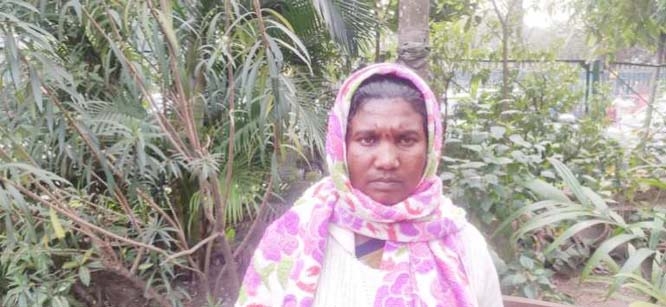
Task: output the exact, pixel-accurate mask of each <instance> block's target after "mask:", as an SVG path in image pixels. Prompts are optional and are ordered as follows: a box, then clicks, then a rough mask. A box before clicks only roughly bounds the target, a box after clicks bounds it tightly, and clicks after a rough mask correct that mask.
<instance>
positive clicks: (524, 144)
mask: <svg viewBox="0 0 666 307" xmlns="http://www.w3.org/2000/svg"><path fill="white" fill-rule="evenodd" d="M509 140H511V142H513V143H514V144H516V145H518V146H522V147H525V148H530V147H532V144H530V143H529V142H526V141H525V139H523V137H522V136H521V135H519V134H512V135H511V136H509Z"/></svg>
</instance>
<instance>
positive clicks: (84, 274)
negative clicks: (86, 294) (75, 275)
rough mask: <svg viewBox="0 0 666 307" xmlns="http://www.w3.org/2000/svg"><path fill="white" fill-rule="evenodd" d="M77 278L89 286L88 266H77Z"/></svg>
mask: <svg viewBox="0 0 666 307" xmlns="http://www.w3.org/2000/svg"><path fill="white" fill-rule="evenodd" d="M79 279H80V280H81V283H82V284H83V285H84V286H86V287H88V286H90V270H88V267H86V266H84V265H82V266H80V267H79Z"/></svg>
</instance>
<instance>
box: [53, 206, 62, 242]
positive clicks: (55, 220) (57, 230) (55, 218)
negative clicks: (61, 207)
mask: <svg viewBox="0 0 666 307" xmlns="http://www.w3.org/2000/svg"><path fill="white" fill-rule="evenodd" d="M49 217H50V219H51V226H52V227H53V231H54V232H55V235H56V237H57V238H58V239H63V238H65V230H64V229H63V228H62V224H60V220H59V219H58V215H57V213H56V211H55V210H54V209H53V208H50V210H49Z"/></svg>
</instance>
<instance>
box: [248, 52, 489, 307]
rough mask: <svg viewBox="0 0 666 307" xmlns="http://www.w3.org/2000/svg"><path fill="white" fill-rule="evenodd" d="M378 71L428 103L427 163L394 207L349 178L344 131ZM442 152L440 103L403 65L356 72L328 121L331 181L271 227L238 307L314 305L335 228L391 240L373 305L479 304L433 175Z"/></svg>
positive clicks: (452, 213) (458, 215)
mask: <svg viewBox="0 0 666 307" xmlns="http://www.w3.org/2000/svg"><path fill="white" fill-rule="evenodd" d="M373 75H394V76H396V77H399V78H403V79H406V80H409V81H411V82H412V83H413V84H414V85H415V86H416V87H417V88H418V89H419V90H420V91H421V93H423V97H424V98H425V104H426V110H427V130H428V131H427V134H428V160H427V165H426V169H425V171H424V174H423V178H422V180H421V182H420V183H419V185H418V186H417V188H416V190H415V191H414V193H413V194H412V195H411V196H410V197H408V198H407V199H405V200H404V201H402V202H400V203H397V204H395V205H392V206H385V205H382V204H380V203H377V202H375V201H374V200H372V199H371V198H370V197H368V196H367V195H365V194H363V193H362V192H360V191H359V190H356V189H354V188H353V187H352V186H351V183H350V181H349V178H348V173H347V162H346V144H345V131H346V129H347V116H348V114H349V107H350V102H351V97H352V95H353V94H354V92H355V91H356V89H357V88H358V86H359V85H360V84H361V83H362V82H363V81H364V80H366V79H368V78H369V77H371V76H373ZM441 146H442V126H441V116H440V111H439V105H438V102H437V99H436V98H435V96H434V94H433V93H432V91H431V90H430V88H429V87H428V85H427V84H426V83H425V82H424V81H423V80H422V79H421V78H420V77H419V76H418V75H417V74H416V73H414V72H413V71H411V70H409V69H407V68H405V67H403V66H400V65H398V64H375V65H370V66H368V67H366V68H363V69H361V70H359V71H357V72H355V73H354V74H352V75H351V76H350V77H349V78H348V79H347V80H346V81H345V83H344V84H343V86H342V88H341V89H340V91H339V93H338V95H337V98H336V102H335V105H334V106H333V108H332V110H331V112H330V115H329V122H328V135H327V140H326V151H327V162H328V167H329V171H330V173H331V175H330V176H328V177H326V178H324V179H322V180H321V181H319V182H318V183H316V184H314V185H313V186H312V187H310V188H309V189H308V190H307V191H306V192H305V193H304V195H303V196H302V197H301V198H300V199H299V200H298V201H297V202H296V203H295V204H294V207H293V208H292V209H290V210H289V211H288V212H287V213H285V214H284V215H283V216H282V217H280V218H279V219H278V220H276V221H275V222H274V223H273V224H271V226H269V227H268V229H267V230H266V232H265V234H264V237H263V238H262V240H261V242H260V243H259V247H258V249H257V251H256V252H255V254H254V256H253V258H252V261H251V263H250V266H249V267H248V269H247V272H246V274H245V279H244V281H243V285H242V289H241V292H240V295H239V298H238V301H237V303H236V305H237V306H312V304H313V302H314V296H315V295H316V291H317V284H318V281H319V276H320V272H321V270H322V265H326V263H323V262H324V255H325V251H326V244H327V240H328V238H329V225H330V224H331V223H332V224H335V225H337V226H340V227H342V228H345V229H348V230H350V231H352V232H355V233H359V234H362V235H365V236H368V237H371V238H377V239H382V240H386V244H385V247H384V251H383V255H382V260H381V264H380V269H381V270H386V271H387V272H389V274H386V277H385V278H384V279H383V283H382V285H379V287H378V291H377V293H376V295H375V303H374V306H476V300H475V299H474V297H473V296H472V294H471V291H470V287H469V281H468V279H467V276H466V273H465V270H464V268H463V265H462V261H461V259H462V257H464V254H463V253H464V250H463V249H462V244H461V242H460V240H459V236H458V233H459V231H460V230H461V228H462V227H464V225H466V220H465V213H464V211H463V210H462V209H460V208H458V207H456V206H454V205H453V204H451V201H450V200H449V199H448V198H446V197H444V196H443V195H442V183H441V180H440V179H439V178H438V176H437V175H436V171H437V164H438V161H439V158H440V151H441Z"/></svg>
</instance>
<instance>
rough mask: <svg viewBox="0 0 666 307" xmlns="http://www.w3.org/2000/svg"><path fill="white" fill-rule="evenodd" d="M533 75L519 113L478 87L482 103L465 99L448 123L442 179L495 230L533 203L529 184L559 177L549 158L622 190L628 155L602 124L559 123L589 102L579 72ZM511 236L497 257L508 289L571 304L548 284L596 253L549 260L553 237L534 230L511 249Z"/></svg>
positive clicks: (504, 233)
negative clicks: (619, 170)
mask: <svg viewBox="0 0 666 307" xmlns="http://www.w3.org/2000/svg"><path fill="white" fill-rule="evenodd" d="M530 70H531V71H530V72H523V73H522V74H521V75H520V76H519V78H518V79H516V81H515V83H514V84H513V85H512V87H513V88H514V92H513V93H512V97H513V98H512V99H511V101H510V104H509V105H511V106H512V109H509V110H506V111H502V108H503V103H504V100H503V99H502V98H501V97H499V96H498V93H497V92H493V91H487V90H486V91H481V90H477V92H478V93H479V94H477V96H476V97H478V98H477V99H478V100H477V99H474V97H470V98H468V99H466V100H461V101H460V102H458V103H457V104H456V105H455V107H454V108H453V110H452V114H451V117H450V119H449V122H448V124H449V129H448V133H447V134H448V135H447V141H446V156H445V157H444V163H443V171H444V172H443V173H442V179H443V180H444V181H445V183H446V186H447V189H448V193H449V194H450V195H451V196H452V197H453V199H454V200H455V201H456V202H457V203H459V204H462V205H464V206H466V208H467V210H468V212H469V213H470V214H471V217H472V219H473V220H476V221H477V223H476V224H477V225H482V226H483V227H482V228H485V229H486V230H487V231H488V232H493V231H494V230H495V229H496V228H497V227H498V226H499V225H500V223H501V222H503V221H505V220H506V219H507V218H508V217H510V216H512V215H513V214H514V212H517V211H520V210H522V208H525V207H526V206H528V205H529V204H531V203H532V202H533V199H534V198H533V194H532V192H531V191H530V189H529V186H528V185H526V182H530V181H532V180H533V178H544V179H545V180H552V179H554V178H555V176H556V175H555V172H554V171H553V170H551V164H550V162H549V161H548V160H547V157H553V156H555V157H559V158H560V159H564V160H566V161H568V163H570V164H571V165H573V166H574V168H575V171H576V172H579V173H581V174H585V175H584V176H583V177H584V178H586V180H587V181H588V182H589V183H591V184H594V186H595V187H597V188H603V189H606V190H613V189H615V190H618V189H619V187H618V186H617V185H615V184H614V183H615V182H616V181H617V180H618V178H617V176H616V175H617V174H616V173H614V172H613V170H614V169H615V167H616V166H617V165H618V164H619V163H620V162H619V159H621V157H622V150H621V149H620V148H619V146H618V145H617V144H616V143H614V142H612V141H610V140H608V139H606V138H605V137H603V135H602V128H603V122H599V121H596V120H593V119H592V118H586V117H582V118H580V119H578V120H575V121H574V122H567V121H560V117H561V115H560V114H563V113H564V114H566V113H569V112H574V111H575V110H576V108H578V105H579V103H580V101H581V100H582V93H581V92H580V91H578V90H576V89H577V87H576V85H577V82H578V79H577V78H578V71H577V69H576V68H575V67H570V66H568V65H565V64H556V63H548V62H544V63H541V64H539V66H536V65H533V66H531V67H530ZM478 76H480V77H479V78H477V79H478V81H476V82H479V83H480V84H479V85H474V83H470V84H471V85H474V86H478V87H479V88H484V87H485V86H484V85H483V84H484V83H483V80H484V79H483V72H481V73H480V74H479V75H478ZM472 78H474V77H472ZM552 84H558V86H557V87H554V86H551V85H552ZM510 232H511V230H510V229H506V228H504V229H502V230H501V231H498V232H496V233H495V235H494V236H493V242H494V243H495V247H496V248H497V251H498V253H499V254H500V256H502V258H503V259H505V261H506V262H507V263H509V265H508V266H507V269H506V270H505V271H504V272H503V273H502V280H503V283H504V285H505V286H506V287H507V288H506V289H507V291H510V292H511V293H520V294H522V295H525V296H528V297H534V298H547V299H552V300H566V299H567V298H566V297H562V296H558V295H557V294H556V291H554V290H553V287H552V284H550V282H549V278H548V277H549V276H550V274H552V271H551V269H563V268H564V267H567V266H568V265H572V266H575V265H576V261H577V260H576V257H581V258H586V257H587V256H589V251H586V250H585V249H575V248H576V247H575V246H574V247H572V249H570V250H568V251H564V250H563V251H562V253H560V254H559V255H558V257H544V255H543V253H542V249H543V247H542V245H543V242H544V240H546V239H547V238H548V237H549V236H550V233H549V232H547V231H546V232H536V233H531V236H530V237H529V238H523V239H522V240H521V241H520V244H519V245H513V244H511V242H513V241H514V239H515V238H511V239H510V238H509V234H510ZM567 253H568V254H567ZM521 259H522V260H521ZM527 259H529V261H528V260H527ZM527 263H529V264H530V265H529V266H528V267H529V268H526V264H527ZM537 271H538V272H540V273H539V274H535V272H537Z"/></svg>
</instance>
